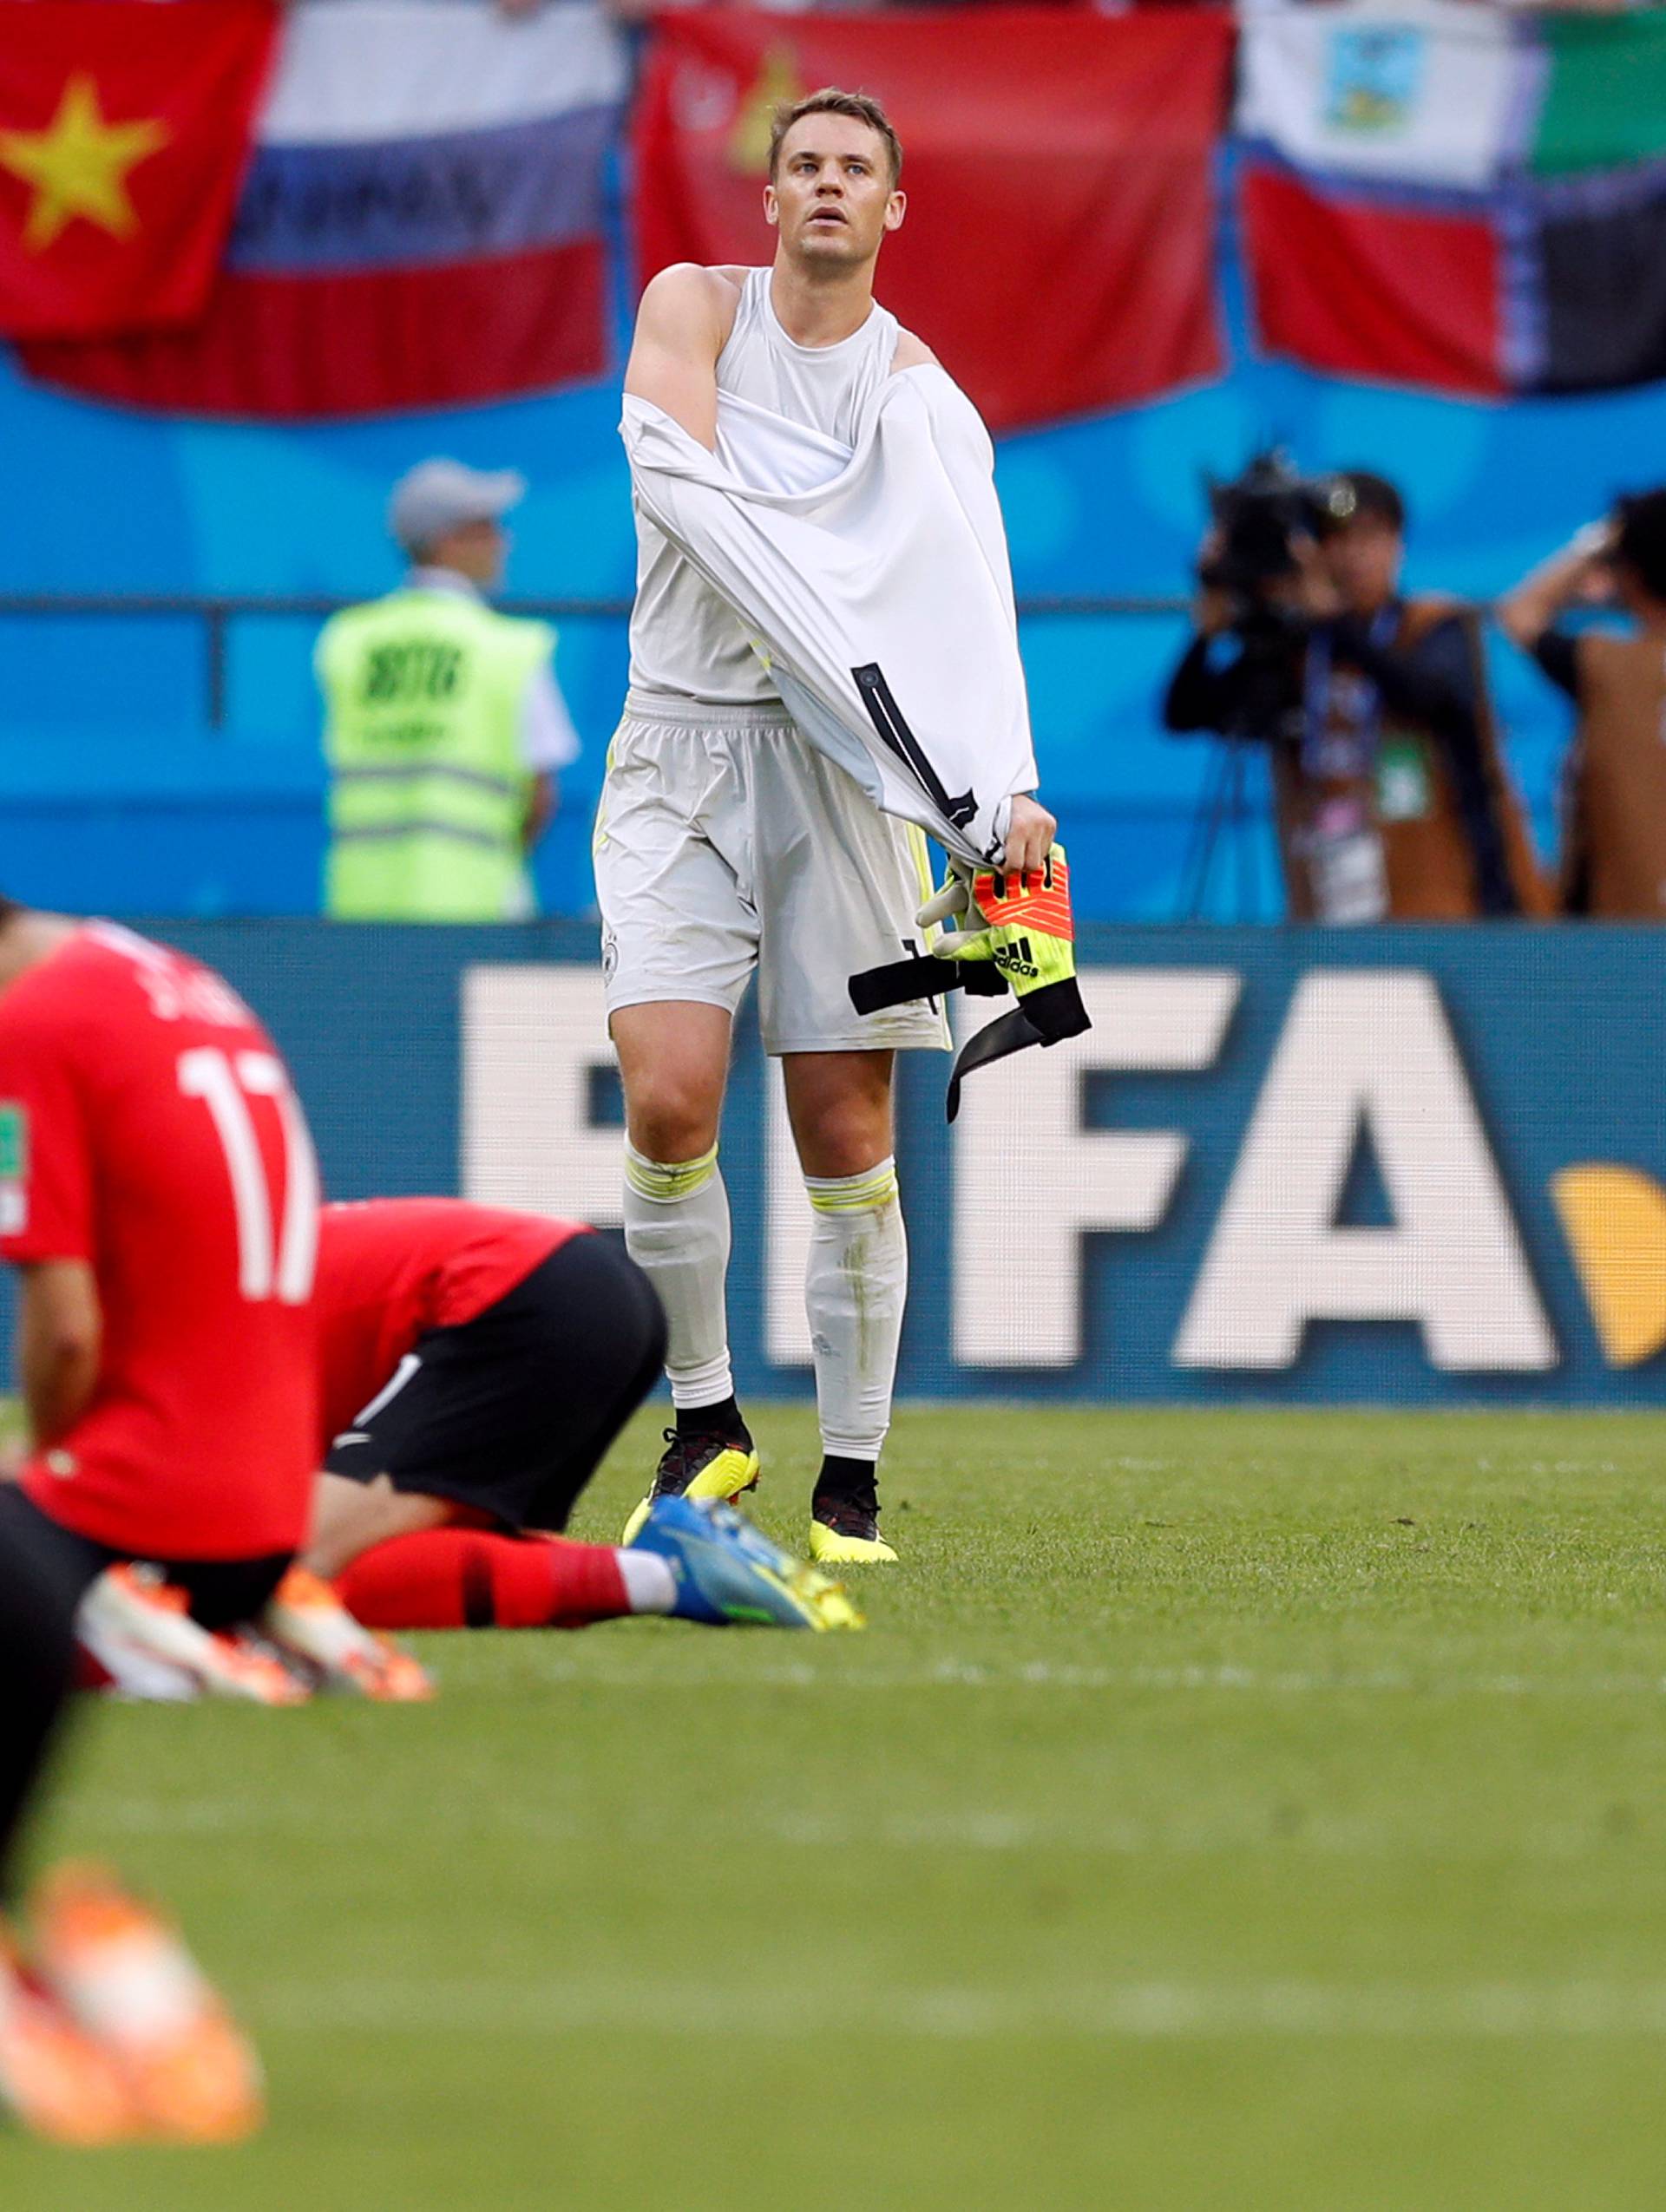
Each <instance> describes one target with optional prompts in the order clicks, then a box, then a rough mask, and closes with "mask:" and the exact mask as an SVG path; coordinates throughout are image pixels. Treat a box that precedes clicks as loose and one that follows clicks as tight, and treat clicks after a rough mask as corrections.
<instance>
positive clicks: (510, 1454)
mask: <svg viewBox="0 0 1666 2212" xmlns="http://www.w3.org/2000/svg"><path fill="white" fill-rule="evenodd" d="M318 1333H319V1343H320V1357H321V1370H322V1376H323V1407H322V1411H323V1417H324V1426H323V1430H322V1434H323V1436H324V1438H325V1460H324V1464H325V1472H324V1473H323V1474H321V1475H320V1476H319V1477H318V1499H317V1509H316V1515H315V1519H314V1523H313V1534H312V1543H311V1546H310V1548H309V1550H308V1553H307V1564H308V1565H309V1566H310V1567H312V1569H313V1571H314V1572H315V1573H316V1574H320V1575H322V1576H324V1577H325V1578H326V1579H327V1580H331V1581H333V1582H334V1583H335V1584H336V1586H337V1587H338V1590H339V1592H340V1594H341V1596H342V1598H343V1599H344V1601H345V1603H346V1604H347V1606H348V1607H349V1608H350V1609H351V1612H352V1613H355V1614H356V1615H357V1617H358V1619H359V1620H362V1621H365V1622H368V1623H370V1624H371V1625H372V1626H378V1627H386V1628H464V1627H497V1628H548V1627H577V1626H581V1625H583V1624H584V1623H586V1622H588V1621H594V1620H612V1619H615V1618H617V1617H618V1616H620V1615H621V1614H625V1613H674V1614H676V1615H678V1616H679V1617H680V1618H682V1619H685V1620H699V1621H705V1622H707V1623H710V1624H712V1625H714V1626H718V1625H726V1624H728V1623H731V1622H738V1621H746V1622H751V1623H759V1624H767V1625H773V1626H781V1627H793V1628H829V1627H849V1626H857V1625H859V1621H858V1616H857V1615H856V1613H855V1610H854V1608H853V1607H851V1606H850V1604H849V1600H847V1599H846V1598H845V1597H844V1595H843V1592H842V1591H840V1590H839V1588H838V1587H837V1585H836V1584H835V1583H831V1582H830V1581H829V1580H827V1578H826V1577H825V1576H824V1575H823V1574H819V1573H818V1572H817V1570H816V1569H815V1568H813V1567H806V1566H804V1565H803V1562H802V1561H798V1560H796V1559H794V1558H793V1557H792V1556H791V1555H790V1554H788V1553H784V1552H782V1551H780V1550H778V1549H777V1547H776V1546H774V1545H773V1544H771V1543H770V1542H769V1541H768V1539H767V1538H765V1537H764V1536H763V1535H760V1534H759V1532H758V1530H756V1529H754V1528H751V1527H750V1526H749V1525H748V1524H747V1523H746V1522H744V1521H743V1520H742V1519H741V1516H740V1515H738V1514H737V1513H735V1512H733V1511H732V1510H731V1509H730V1508H716V1507H712V1506H701V1505H697V1504H695V1503H692V1502H688V1501H685V1500H682V1499H674V1500H673V1499H666V1500H663V1501H660V1502H659V1505H658V1507H657V1508H656V1510H655V1511H654V1513H653V1515H650V1518H649V1522H648V1524H647V1525H646V1526H645V1527H644V1528H643V1529H642V1530H641V1532H640V1535H639V1536H638V1538H637V1540H636V1541H635V1542H634V1543H633V1544H632V1545H631V1546H630V1547H629V1548H626V1549H617V1548H614V1547H613V1546H612V1545H610V1544H580V1543H574V1542H570V1541H567V1540H566V1539H564V1538H563V1537H561V1535H560V1534H559V1532H560V1531H561V1529H563V1528H565V1527H566V1526H567V1517H568V1515H570V1513H571V1512H572V1509H573V1506H574V1502H575V1501H576V1499H577V1498H578V1496H579V1494H580V1491H581V1490H582V1489H583V1488H584V1486H585V1484H586V1483H587V1482H588V1481H589V1479H590V1476H592V1475H593V1474H594V1471H595V1469H596V1468H597V1466H598V1465H599V1464H600V1461H601V1459H602V1457H603V1456H604V1454H605V1453H606V1452H607V1447H608V1446H609V1444H611V1443H612V1442H613V1438H614V1437H615V1436H617V1435H618V1433H619V1431H620V1429H621V1428H622V1426H623V1425H624V1423H625V1422H626V1420H627V1419H628V1418H629V1417H630V1416H631V1415H632V1414H633V1412H634V1411H635V1410H636V1409H637V1407H638V1406H639V1405H640V1404H641V1403H642V1400H643V1399H644V1397H646V1395H647V1393H648V1391H649V1390H650V1389H652V1387H653V1384H654V1383H655V1382H656V1381H657V1380H658V1378H659V1371H660V1365H661V1362H662V1359H663V1357H664V1353H665V1334H666V1324H665V1318H664V1315H663V1314H662V1312H661V1311H660V1307H659V1299H658V1298H657V1297H656V1296H655V1294H654V1292H653V1287H652V1286H651V1285H650V1284H649V1282H648V1279H647V1278H646V1275H644V1274H643V1273H642V1272H641V1270H640V1268H639V1267H638V1266H636V1265H635V1264H634V1263H633V1261H632V1260H630V1259H629V1258H628V1257H627V1256H626V1253H624V1252H623V1251H622V1250H621V1249H620V1247H618V1246H617V1245H614V1244H613V1243H611V1242H609V1241H608V1240H607V1239H605V1238H602V1237H599V1236H596V1235H594V1234H592V1233H591V1232H590V1231H589V1230H587V1229H586V1228H584V1227H582V1226H581V1225H580V1224H579V1223H577V1222H573V1221H548V1220H544V1219H540V1218H538V1217H535V1216H533V1215H529V1214H509V1213H500V1212H496V1211H494V1210H492V1209H490V1208H489V1207H481V1206H471V1205H468V1204H465V1203H462V1201H457V1200H453V1199H440V1198H407V1199H375V1200H371V1201H365V1202H364V1203H361V1204H358V1205H348V1206H326V1207H325V1208H324V1211H323V1213H322V1214H321V1215H320V1217H319V1235H318Z"/></svg>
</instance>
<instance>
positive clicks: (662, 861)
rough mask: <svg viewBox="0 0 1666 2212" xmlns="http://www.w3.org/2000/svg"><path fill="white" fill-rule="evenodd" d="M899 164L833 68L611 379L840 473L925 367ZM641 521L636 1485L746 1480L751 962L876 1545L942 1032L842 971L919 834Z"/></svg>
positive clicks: (839, 1468)
mask: <svg viewBox="0 0 1666 2212" xmlns="http://www.w3.org/2000/svg"><path fill="white" fill-rule="evenodd" d="M901 167H902V152H901V148H900V147H899V146H898V144H897V141H896V135H895V132H894V131H893V129H892V128H891V126H890V124H889V121H887V119H886V117H885V115H884V114H883V111H882V109H881V108H879V106H878V105H877V104H876V102H875V101H871V100H869V99H867V98H866V97H864V96H862V95H855V94H847V93H841V92H833V91H828V92H823V93H818V94H816V95H813V96H812V97H811V98H810V99H809V100H806V101H801V102H799V103H798V105H797V107H795V108H790V109H788V110H786V111H784V114H783V115H781V116H780V117H779V118H778V119H777V126H776V130H775V134H774V141H773V146H772V151H771V180H770V183H769V185H768V186H767V187H766V189H765V192H764V215H765V217H766V219H767V220H768V221H769V223H770V224H771V226H773V227H774V228H775V230H776V231H777V250H776V254H775V259H774V262H773V265H771V266H770V267H767V268H751V269H749V268H738V267H726V268H718V269H705V268H699V267H695V266H693V265H681V266H678V267H675V268H671V269H667V270H666V271H664V272H662V273H661V274H660V275H659V276H658V277H656V278H654V280H653V283H652V284H651V285H649V286H648V288H647V290H646V292H645V294H644V295H643V299H642V305H641V310H640V316H639V318H638V323H637V329H636V337H635V343H634V345H633V350H632V353H631V359H630V364H629V367H628V370H627V371H626V393H627V394H628V395H630V396H632V397H633V398H634V399H636V400H639V401H642V402H647V403H649V404H650V405H651V406H653V407H654V408H657V409H662V410H663V411H664V414H665V415H666V416H669V417H670V418H671V419H672V421H673V422H675V423H676V424H677V425H679V427H680V429H682V430H683V431H685V432H686V433H687V434H688V435H689V436H690V437H692V438H693V439H695V440H697V441H698V442H699V444H700V445H701V446H703V447H704V448H705V449H706V450H707V451H708V452H713V453H715V452H718V450H719V434H718V396H719V394H720V393H721V394H724V395H725V396H728V397H729V398H730V399H731V400H734V401H738V402H746V403H749V404H750V406H751V408H753V409H758V410H763V411H764V413H766V414H768V415H772V416H777V417H782V418H785V419H786V420H787V421H788V422H793V423H796V424H800V425H803V427H804V428H805V429H807V430H809V431H811V432H816V433H819V434H820V435H821V436H822V437H823V439H824V440H825V442H826V444H827V449H828V455H829V467H830V471H831V470H832V469H834V468H836V467H837V466H838V463H839V460H840V457H841V456H842V455H843V456H848V455H849V452H850V450H851V449H852V448H853V447H854V445H855V443H856V431H857V423H858V420H859V418H860V417H861V416H863V411H864V409H866V408H868V406H869V402H871V401H872V400H873V398H874V396H875V395H876V392H878V391H880V390H881V389H882V388H883V386H884V383H885V380H886V379H888V378H889V377H891V376H895V375H897V374H899V373H902V372H905V371H907V370H911V369H918V368H922V367H925V366H927V365H928V364H932V359H933V357H932V356H931V354H930V353H929V351H928V350H927V348H926V347H925V346H924V345H922V344H921V342H920V341H919V340H918V339H917V338H915V337H913V336H912V335H910V334H909V333H908V331H906V330H902V329H901V328H900V327H899V325H898V324H897V322H896V320H895V317H893V316H891V315H889V313H887V312H886V311H885V310H884V309H883V308H882V307H881V306H879V305H878V304H876V301H875V299H874V296H873V280H874V267H875V263H876V259H877V256H878V253H879V249H880V246H881V245H882V241H883V239H884V237H885V234H886V232H888V231H892V230H895V229H896V228H897V226H899V225H900V224H901V222H902V219H903V213H904V199H903V194H902V192H901V191H900V190H899V188H898V177H899V173H900V171H901ZM637 529H638V542H639V567H638V585H637V599H636V607H635V612H634V615H633V620H632V625H631V690H630V696H629V697H628V699H627V700H626V709H625V715H624V719H623V720H622V722H621V723H620V728H619V731H618V733H617V735H616V736H615V738H614V740H613V748H612V750H611V752H610V755H609V764H608V769H607V780H606V782H605V784H604V787H603V792H602V802H601V808H600V815H599V817H598V821H597V831H596V880H597V889H598V895H599V898H600V905H601V913H602V925H603V926H602V959H603V967H604V972H605V975H606V978H607V1007H608V1015H609V1021H610V1026H611V1031H612V1034H613V1042H614V1044H615V1045H616V1047H617V1049H618V1052H619V1059H620V1070H621V1074H622V1077H623V1082H624V1090H625V1101H626V1135H627V1143H626V1196H625V1220H626V1239H627V1241H628V1244H629V1247H630V1252H631V1255H632V1257H633V1259H634V1260H636V1261H637V1262H638V1264H639V1265H640V1266H641V1267H643V1268H644V1269H645V1270H646V1273H648V1275H649V1277H650V1278H651V1279H652V1280H653V1284H654V1286H655V1287H656V1289H657V1290H658V1291H659V1295H660V1297H661V1299H662V1300H663V1302H664V1305H665V1308H666V1318H667V1321H668V1324H669V1344H668V1351H667V1358H666V1368H667V1372H668V1374H669V1376H670V1379H671V1388H672V1400H673V1404H674V1406H675V1411H676V1425H675V1428H674V1429H673V1430H670V1431H668V1432H667V1438H666V1441H667V1445H668V1449H667V1450H666V1454H665V1456H664V1457H663V1459H662V1460H661V1461H660V1463H659V1468H658V1470H657V1472H656V1473H655V1476H654V1478H653V1489H652V1493H651V1495H665V1494H666V1493H667V1492H672V1493H677V1492H682V1493H686V1494H688V1495H696V1496H731V1495H735V1494H736V1493H738V1491H740V1490H743V1489H747V1488H749V1487H750V1486H751V1484H752V1483H753V1482H756V1481H757V1479H758V1454H757V1451H756V1449H755V1446H754V1443H753V1439H752V1436H751V1433H750V1431H749V1430H748V1429H747V1426H746V1423H745V1421H744V1418H743V1417H742V1414H741V1411H740V1409H739V1406H738V1403H737V1401H736V1397H735V1391H734V1383H733V1378H732V1375H731V1368H730V1358H729V1343H728V1331H727V1324H726V1318H725V1291H724V1286H725V1273H726V1271H727V1267H728V1261H729V1248H730V1222H729V1207H728V1201H727V1199H726V1197H725V1192H724V1187H723V1180H722V1176H721V1174H720V1172H719V1169H718V1124H719V1121H720V1118H721V1115H722V1109H723V1100H724V1090H725V1081H726V1077H727V1070H728V1063H729V1053H730V1034H731V1024H732V1022H733V1018H734V1014H735V1011H736V1010H737V1008H738V1005H739V1004H740V1001H741V998H742V997H743V996H744V992H745V990H746V986H747V985H748V983H749V982H750V981H751V978H752V976H753V974H754V972H756V974H757V977H758V998H759V1012H760V1019H761V1024H762V1029H763V1035H764V1049H765V1050H767V1051H768V1052H770V1053H771V1054H772V1055H775V1056H776V1057H779V1059H780V1060H781V1063H782V1071H783V1075H784V1080H785V1086H786V1097H787V1106H788V1112H789V1116H790V1122H791V1126H792V1132H793V1139H794V1142H795V1143H796V1145H797V1151H798V1157H799V1162H800V1164H801V1166H802V1168H803V1174H804V1181H805V1187H806V1189H807V1191H808V1193H809V1196H810V1206H811V1209H812V1213H813V1216H814V1227H813V1231H812V1236H811V1242H810V1264H809V1271H808V1279H807V1282H806V1287H805V1302H806V1308H807V1312H808V1317H809V1321H810V1342H811V1346H812V1353H813V1358H814V1362H815V1371H816V1387H817V1405H818V1408H819V1411H820V1418H821V1430H822V1444H823V1460H822V1465H821V1469H820V1473H819V1475H818V1476H817V1482H816V1489H815V1493H814V1496H813V1499H812V1502H811V1508H810V1510H811V1527H810V1553H811V1556H812V1557H813V1558H815V1559H817V1560H822V1561H847V1562H848V1561H889V1560H893V1559H895V1552H894V1551H893V1550H892V1549H891V1548H890V1546H889V1544H888V1543H886V1541H884V1539H883V1538H882V1535H881V1534H880V1530H879V1518H878V1516H879V1500H878V1490H877V1468H878V1461H879V1455H880V1450H881V1447H882V1443H883V1442H884V1437H885V1433H886V1430H887V1428H888V1426H889V1419H890V1404H891V1391H892V1384H893V1380H894V1377H895V1366H896V1352H897V1344H898V1338H899V1335H900V1332H901V1327H902V1307H903V1300H904V1296H905V1293H906V1288H907V1279H908V1253H907V1246H906V1242H905V1240H904V1235H903V1227H902V1212H901V1209H900V1206H899V1202H898V1195H897V1183H896V1172H895V1161H894V1158H893V1135H892V1075H893V1063H894V1056H895V1053H896V1051H897V1050H908V1049H913V1048H916V1047H922V1046H930V1047H935V1048H938V1049H941V1048H943V1047H945V1046H947V1044H948V1031H947V1027H946V1024H945V1022H944V1018H943V1017H942V1015H941V1012H940V1011H938V1010H937V1009H936V1008H935V1007H934V1006H932V1005H928V1004H926V1003H915V1004H912V1005H892V1006H889V1007H887V1008H885V1009H883V1010H882V1011H877V1012H875V1013H871V1014H867V1015H859V1014H857V1013H856V1011H855V1010H854V1008H853V1005H852V1003H851V998H850V991H849V978H851V976H852V975H854V974H856V973H858V972H862V971H864V970H868V969H871V968H875V967H882V966H885V965H888V964H889V963H893V962H895V961H896V960H898V959H902V958H904V957H906V956H907V955H908V953H909V952H913V951H915V950H916V949H922V931H921V929H920V926H919V925H918V924H917V922H916V919H915V916H916V914H917V913H918V912H919V910H920V908H921V906H922V902H924V901H926V900H928V898H929V896H930V892H931V883H930V876H929V867H928V861H927V857H926V846H925V841H924V838H923V836H922V834H921V832H920V831H919V830H918V829H917V828H912V827H911V826H910V825H909V824H908V823H906V822H904V821H900V820H898V819H896V818H895V816H893V815H887V814H882V812H881V811H880V809H879V808H878V807H877V806H876V804H875V802H874V801H873V799H872V798H871V797H870V796H869V795H868V793H867V792H866V791H864V790H863V789H862V788H861V787H860V786H859V785H858V783H857V782H856V781H855V779H854V778H853V777H852V776H849V774H847V773H846V772H845V771H844V770H843V769H842V768H840V767H839V766H837V765H836V763H835V762H833V761H831V760H830V759H829V758H827V757H826V756H825V754H824V753H823V752H822V751H819V750H817V749H816V748H815V747H814V746H812V745H811V743H810V742H809V740H808V739H807V738H806V736H804V734H803V730H801V729H800V728H799V727H798V726H797V723H795V722H794V721H793V719H792V718H791V717H790V714H789V712H788V710H787V709H786V707H785V706H784V704H783V701H782V697H781V694H780V690H779V689H778V688H777V684H775V683H774V682H772V680H771V673H770V669H769V666H768V664H767V663H766V660H765V659H764V658H763V657H762V656H761V655H760V653H759V651H758V650H757V649H756V648H755V646H754V645H753V643H752V634H751V632H749V630H748V628H747V627H745V626H744V625H743V624H742V622H741V621H740V619H739V618H738V616H737V614H736V612H734V610H733V608H732V607H731V605H730V604H729V602H728V601H727V600H725V599H724V598H723V597H722V595H721V594H720V593H719V592H718V591H717V590H716V589H715V588H714V587H713V586H712V584H711V583H710V582H708V581H707V580H706V579H705V577H704V576H703V575H702V574H701V573H699V571H698V570H697V569H696V568H695V566H693V564H692V562H691V561H690V560H689V559H688V558H687V556H686V555H685V553H683V552H682V551H681V550H679V547H678V546H675V545H673V544H672V541H671V540H670V539H669V538H668V537H667V536H666V534H665V533H663V532H662V531H661V530H660V529H659V527H657V526H656V525H655V523H654V522H653V520H652V519H651V518H650V517H649V516H648V515H647V514H646V513H645V512H644V510H643V507H642V505H641V502H640V500H639V502H638V508H637ZM1053 828H1054V823H1053V817H1052V816H1051V815H1049V814H1047V812H1046V810H1045V808H1042V807H1040V805H1038V804H1037V803H1036V802H1035V800H1034V799H1033V796H1032V795H1029V794H1028V793H1027V792H1020V793H1017V794H1014V795H1012V796H1011V799H1010V811H1009V814H1008V815H1007V829H1006V836H1005V852H1004V866H1005V867H1006V868H1007V870H1008V871H1011V872H1013V873H1016V874H1020V877H1021V875H1022V874H1023V873H1024V872H1025V871H1029V870H1038V869H1040V867H1041V866H1042V864H1043V862H1044V861H1045V860H1046V855H1047V853H1048V851H1049V849H1050V848H1051V846H1052V843H1053ZM645 1509H646V1501H645V1502H644V1507H643V1508H639V1513H640V1512H641V1511H643V1510H645ZM633 1519H634V1516H633Z"/></svg>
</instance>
